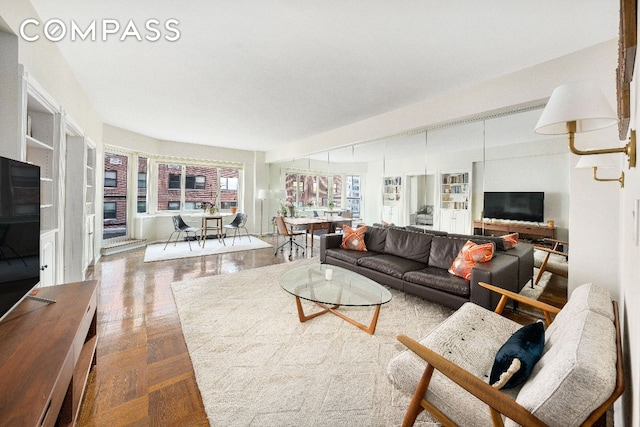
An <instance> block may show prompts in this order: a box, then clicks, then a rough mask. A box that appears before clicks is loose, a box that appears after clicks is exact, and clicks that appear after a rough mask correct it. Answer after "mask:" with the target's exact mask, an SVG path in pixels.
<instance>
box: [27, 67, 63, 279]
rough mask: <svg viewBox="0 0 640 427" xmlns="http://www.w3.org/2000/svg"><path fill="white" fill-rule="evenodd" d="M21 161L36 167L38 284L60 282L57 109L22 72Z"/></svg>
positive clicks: (58, 131) (61, 189) (61, 192)
mask: <svg viewBox="0 0 640 427" xmlns="http://www.w3.org/2000/svg"><path fill="white" fill-rule="evenodd" d="M22 90H23V102H22V132H23V135H22V148H21V153H22V154H21V157H22V160H24V161H26V162H27V163H31V164H34V165H37V166H39V167H40V236H41V238H40V261H41V266H40V267H41V271H42V273H41V276H40V286H50V285H55V284H58V283H61V281H62V272H61V267H60V265H59V263H60V261H61V257H60V255H59V254H60V240H61V239H60V236H59V233H60V226H61V216H62V210H61V209H62V208H61V207H62V205H63V203H62V201H63V200H64V185H61V179H62V175H63V172H62V171H63V165H64V164H63V163H62V160H61V153H62V151H63V147H62V146H61V117H62V114H61V112H60V111H61V109H60V107H59V106H58V105H57V104H56V103H55V102H54V101H53V100H52V99H51V98H50V97H49V96H48V94H46V93H45V92H44V91H43V90H42V89H41V88H39V86H38V85H37V83H35V82H34V81H33V79H31V78H30V77H29V75H28V73H24V75H23V82H22Z"/></svg>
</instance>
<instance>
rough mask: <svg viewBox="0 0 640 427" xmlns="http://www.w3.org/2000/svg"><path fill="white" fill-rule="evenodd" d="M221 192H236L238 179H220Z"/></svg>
mask: <svg viewBox="0 0 640 427" xmlns="http://www.w3.org/2000/svg"><path fill="white" fill-rule="evenodd" d="M220 189H221V190H237V189H238V178H220Z"/></svg>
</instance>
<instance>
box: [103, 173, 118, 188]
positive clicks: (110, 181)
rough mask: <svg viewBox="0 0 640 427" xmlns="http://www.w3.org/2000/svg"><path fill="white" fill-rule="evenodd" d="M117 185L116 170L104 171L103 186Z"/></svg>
mask: <svg viewBox="0 0 640 427" xmlns="http://www.w3.org/2000/svg"><path fill="white" fill-rule="evenodd" d="M117 185H118V172H116V171H104V186H105V187H116V186H117Z"/></svg>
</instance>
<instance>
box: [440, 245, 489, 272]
mask: <svg viewBox="0 0 640 427" xmlns="http://www.w3.org/2000/svg"><path fill="white" fill-rule="evenodd" d="M493 253H494V246H493V243H485V244H482V245H478V244H475V243H473V242H472V241H470V240H469V241H467V243H465V244H464V246H463V247H462V249H460V253H458V256H457V257H456V259H454V260H453V263H452V264H451V267H450V268H449V273H451V274H454V275H456V276H458V277H462V278H463V279H466V280H470V279H471V269H473V267H475V266H476V265H478V264H479V263H481V262H487V261H489V260H490V259H491V258H493Z"/></svg>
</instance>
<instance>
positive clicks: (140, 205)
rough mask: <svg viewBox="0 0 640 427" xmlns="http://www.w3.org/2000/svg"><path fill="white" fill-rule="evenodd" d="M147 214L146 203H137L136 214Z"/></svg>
mask: <svg viewBox="0 0 640 427" xmlns="http://www.w3.org/2000/svg"><path fill="white" fill-rule="evenodd" d="M145 212H147V202H145V201H140V200H139V201H138V213H145Z"/></svg>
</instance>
